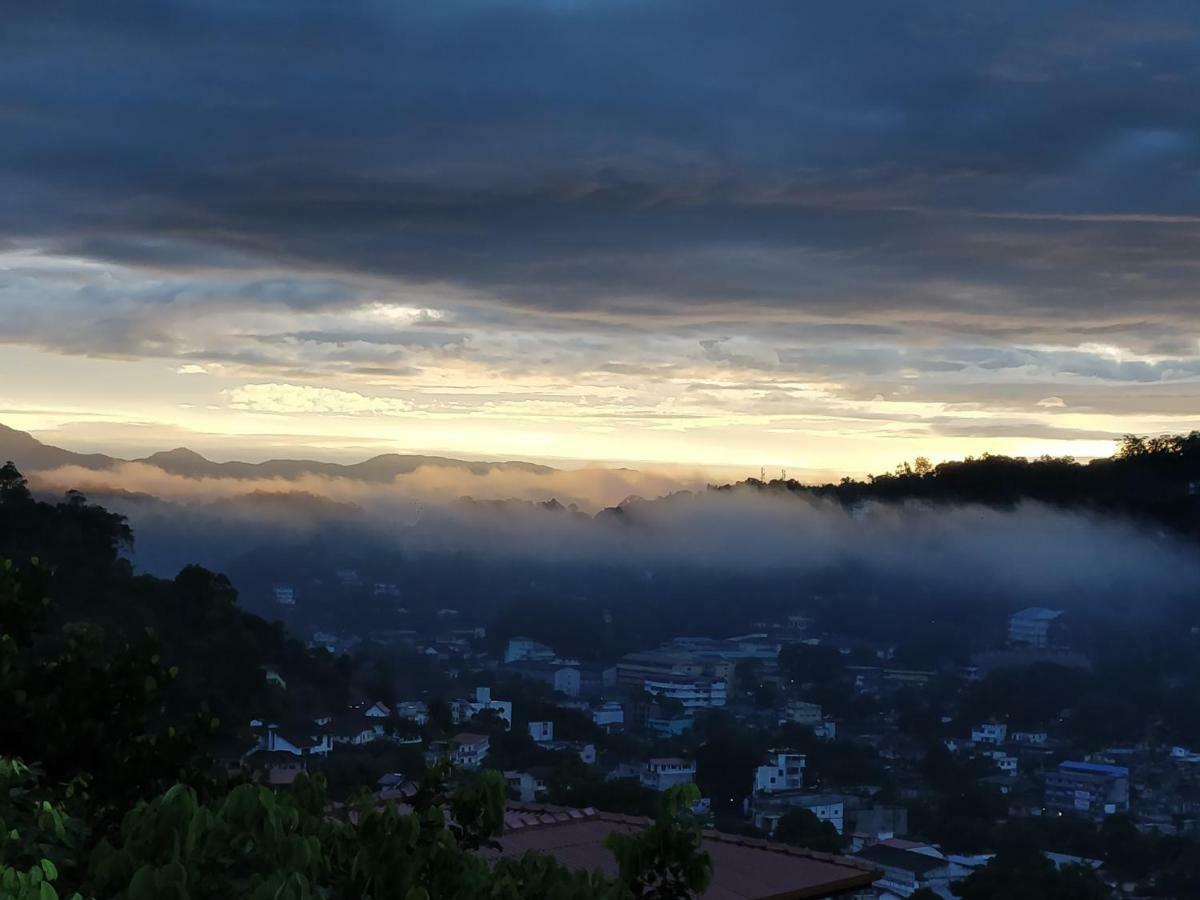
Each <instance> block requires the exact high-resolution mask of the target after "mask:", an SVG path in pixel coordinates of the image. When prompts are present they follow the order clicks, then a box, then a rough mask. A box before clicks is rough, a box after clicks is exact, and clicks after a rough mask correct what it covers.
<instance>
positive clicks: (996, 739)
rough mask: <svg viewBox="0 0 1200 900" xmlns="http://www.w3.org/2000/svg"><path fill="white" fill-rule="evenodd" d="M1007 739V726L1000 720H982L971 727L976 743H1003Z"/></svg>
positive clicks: (972, 737)
mask: <svg viewBox="0 0 1200 900" xmlns="http://www.w3.org/2000/svg"><path fill="white" fill-rule="evenodd" d="M1007 739H1008V726H1007V725H1005V724H1004V723H1002V722H984V723H983V724H982V725H976V726H975V727H974V728H972V729H971V740H972V741H973V742H974V743H976V744H1003V743H1004V742H1005V741H1006V740H1007Z"/></svg>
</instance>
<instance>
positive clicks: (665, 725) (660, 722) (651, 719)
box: [646, 713, 696, 737]
mask: <svg viewBox="0 0 1200 900" xmlns="http://www.w3.org/2000/svg"><path fill="white" fill-rule="evenodd" d="M695 724H696V720H695V719H693V718H692V717H691V716H668V715H666V714H663V713H660V714H658V715H654V714H653V713H652V714H650V715H647V716H646V727H647V728H648V729H649V730H650V731H652V732H654V734H656V735H659V736H660V737H679V736H680V735H681V734H683V733H684V732H685V731H688V730H689V729H691V727H692V726H693V725H695Z"/></svg>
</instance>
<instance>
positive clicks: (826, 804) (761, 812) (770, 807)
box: [753, 791, 846, 834]
mask: <svg viewBox="0 0 1200 900" xmlns="http://www.w3.org/2000/svg"><path fill="white" fill-rule="evenodd" d="M796 809H807V810H808V811H809V812H811V813H812V814H813V815H814V816H816V817H817V818H818V819H820V820H821V821H822V822H828V823H829V824H830V825H832V826H833V827H834V828H835V829H836V830H837V833H838V834H842V833H843V832H844V831H845V829H846V801H845V799H844V798H843V797H840V796H838V795H837V794H805V793H801V792H799V791H797V792H793V793H791V794H788V795H786V796H781V797H771V798H770V799H768V800H766V801H765V802H763V801H761V800H760V801H758V802H756V803H755V806H754V815H753V822H754V827H755V828H761V829H762V830H763V831H766V832H768V833H771V834H773V833H774V832H775V826H776V825H778V824H779V820H780V819H782V818H783V817H784V816H786V815H787V814H788V813H789V812H792V811H793V810H796Z"/></svg>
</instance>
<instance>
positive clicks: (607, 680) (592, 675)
mask: <svg viewBox="0 0 1200 900" xmlns="http://www.w3.org/2000/svg"><path fill="white" fill-rule="evenodd" d="M616 686H617V667H616V666H614V665H611V664H607V663H583V664H582V665H580V666H579V693H580V695H581V696H584V697H595V696H598V695H600V694H603V693H605V692H606V691H609V690H611V689H612V688H615V687H616Z"/></svg>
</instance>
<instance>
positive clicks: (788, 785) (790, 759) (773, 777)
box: [754, 750, 808, 794]
mask: <svg viewBox="0 0 1200 900" xmlns="http://www.w3.org/2000/svg"><path fill="white" fill-rule="evenodd" d="M807 764H808V757H806V756H805V755H804V754H803V753H796V752H794V751H791V750H771V751H770V757H769V758H768V759H767V762H766V764H765V765H761V766H759V767H758V768H757V769H755V770H754V793H756V794H758V793H767V794H774V793H779V792H782V791H795V790H799V789H800V788H802V787H804V767H805V766H806V765H807Z"/></svg>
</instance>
